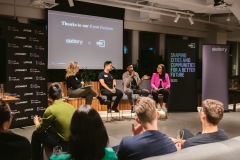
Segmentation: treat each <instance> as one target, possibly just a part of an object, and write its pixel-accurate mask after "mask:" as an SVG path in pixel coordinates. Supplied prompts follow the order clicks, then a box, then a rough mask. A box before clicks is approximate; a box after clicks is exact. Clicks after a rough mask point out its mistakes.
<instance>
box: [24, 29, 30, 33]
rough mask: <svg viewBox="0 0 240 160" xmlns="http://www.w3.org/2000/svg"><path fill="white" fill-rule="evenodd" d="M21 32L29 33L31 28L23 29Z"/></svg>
mask: <svg viewBox="0 0 240 160" xmlns="http://www.w3.org/2000/svg"><path fill="white" fill-rule="evenodd" d="M23 32H29V33H31V32H32V30H31V29H23Z"/></svg>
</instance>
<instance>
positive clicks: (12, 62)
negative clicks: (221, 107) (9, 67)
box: [8, 60, 19, 64]
mask: <svg viewBox="0 0 240 160" xmlns="http://www.w3.org/2000/svg"><path fill="white" fill-rule="evenodd" d="M8 64H19V62H18V61H16V60H8Z"/></svg>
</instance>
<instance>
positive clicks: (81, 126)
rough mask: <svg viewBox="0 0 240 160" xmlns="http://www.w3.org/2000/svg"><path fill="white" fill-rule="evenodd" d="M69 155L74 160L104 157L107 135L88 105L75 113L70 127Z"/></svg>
mask: <svg viewBox="0 0 240 160" xmlns="http://www.w3.org/2000/svg"><path fill="white" fill-rule="evenodd" d="M70 131H71V134H70V138H69V139H70V154H71V155H72V157H73V158H74V159H75V160H80V159H81V160H89V159H91V160H99V159H102V158H103V157H104V155H105V150H104V149H105V147H106V146H107V145H108V135H107V131H106V128H105V126H104V124H103V122H102V119H101V117H100V116H99V114H98V112H97V111H96V110H95V109H93V108H91V107H90V106H89V105H87V106H81V107H79V109H77V110H76V111H75V113H74V114H73V117H72V121H71V126H70Z"/></svg>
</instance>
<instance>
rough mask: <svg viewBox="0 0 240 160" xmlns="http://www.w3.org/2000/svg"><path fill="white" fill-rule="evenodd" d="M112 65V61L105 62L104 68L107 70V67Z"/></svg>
mask: <svg viewBox="0 0 240 160" xmlns="http://www.w3.org/2000/svg"><path fill="white" fill-rule="evenodd" d="M111 63H112V61H106V62H104V68H105V67H106V66H107V65H109V64H111Z"/></svg>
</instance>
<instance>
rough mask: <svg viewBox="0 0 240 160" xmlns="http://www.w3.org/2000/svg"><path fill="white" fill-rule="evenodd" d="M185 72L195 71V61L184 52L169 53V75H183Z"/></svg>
mask: <svg viewBox="0 0 240 160" xmlns="http://www.w3.org/2000/svg"><path fill="white" fill-rule="evenodd" d="M187 72H196V63H192V62H191V58H189V57H188V56H187V54H186V53H171V77H172V78H174V77H184V74H185V73H187Z"/></svg>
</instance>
